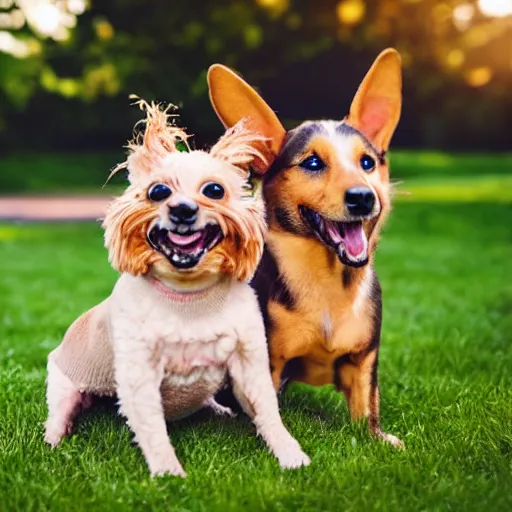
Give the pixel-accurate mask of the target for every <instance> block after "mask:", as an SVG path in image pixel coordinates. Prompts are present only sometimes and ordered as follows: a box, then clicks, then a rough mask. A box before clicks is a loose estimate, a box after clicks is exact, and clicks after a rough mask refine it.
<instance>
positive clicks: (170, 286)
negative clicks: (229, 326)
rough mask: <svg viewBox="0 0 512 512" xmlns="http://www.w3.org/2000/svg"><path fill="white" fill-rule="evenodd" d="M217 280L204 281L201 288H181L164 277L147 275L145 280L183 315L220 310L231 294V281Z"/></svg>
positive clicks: (223, 278) (226, 279)
mask: <svg viewBox="0 0 512 512" xmlns="http://www.w3.org/2000/svg"><path fill="white" fill-rule="evenodd" d="M214 277H215V279H208V280H207V281H205V280H202V281H201V286H198V285H197V284H196V286H188V287H184V286H179V284H178V285H177V284H176V282H175V281H174V280H172V281H170V280H169V279H165V278H163V277H162V276H158V277H157V276H154V275H151V274H149V275H147V276H145V278H144V280H145V281H146V282H148V283H149V285H150V286H151V288H153V289H154V290H156V291H157V292H158V295H160V296H161V297H163V298H164V299H165V300H166V302H167V303H168V304H169V306H171V307H172V309H173V310H176V308H178V310H179V311H180V312H181V314H182V315H185V316H186V315H187V314H188V313H191V312H192V313H193V314H197V313H198V312H200V311H208V310H220V309H222V306H223V304H224V301H225V299H226V297H227V295H228V293H229V289H230V283H231V280H230V279H228V278H226V277H222V276H214Z"/></svg>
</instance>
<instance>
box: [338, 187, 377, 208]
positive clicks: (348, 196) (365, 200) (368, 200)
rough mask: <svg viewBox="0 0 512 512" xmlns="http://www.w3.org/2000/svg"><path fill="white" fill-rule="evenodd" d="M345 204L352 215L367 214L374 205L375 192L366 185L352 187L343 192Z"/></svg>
mask: <svg viewBox="0 0 512 512" xmlns="http://www.w3.org/2000/svg"><path fill="white" fill-rule="evenodd" d="M345 204H346V205H347V209H348V211H349V213H350V214H352V215H369V214H370V213H371V212H372V210H373V206H374V205H375V194H374V193H373V192H372V191H371V190H370V189H369V188H368V187H352V188H349V189H348V190H347V191H346V192H345Z"/></svg>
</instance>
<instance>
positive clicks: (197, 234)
mask: <svg viewBox="0 0 512 512" xmlns="http://www.w3.org/2000/svg"><path fill="white" fill-rule="evenodd" d="M222 238H223V235H222V230H221V229H220V226H219V225H218V224H207V225H206V226H205V227H204V228H203V229H199V230H196V231H192V230H189V231H187V232H185V233H178V232H177V231H174V230H173V231H171V230H169V229H167V228H163V227H161V226H158V225H156V226H155V227H154V228H153V229H151V231H150V232H149V234H148V240H149V243H150V244H151V245H152V246H153V248H154V249H156V250H157V251H158V252H161V253H162V254H163V255H164V256H165V257H166V258H167V259H168V260H169V263H170V264H171V265H173V266H174V267H176V268H178V269H190V268H193V267H195V266H196V265H197V264H198V263H199V262H200V261H201V259H202V258H203V256H204V255H205V254H206V253H207V252H208V251H211V250H212V249H213V248H214V247H215V246H216V245H217V244H218V243H219V242H220V241H221V240H222Z"/></svg>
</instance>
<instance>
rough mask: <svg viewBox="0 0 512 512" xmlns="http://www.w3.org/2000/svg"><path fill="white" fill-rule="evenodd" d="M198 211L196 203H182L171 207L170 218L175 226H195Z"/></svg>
mask: <svg viewBox="0 0 512 512" xmlns="http://www.w3.org/2000/svg"><path fill="white" fill-rule="evenodd" d="M198 210H199V207H198V206H197V204H196V203H195V202H194V201H181V202H179V203H178V204H176V205H171V206H170V207H169V217H170V219H171V220H172V221H173V222H174V223H175V224H194V222H195V221H196V220H197V212H198Z"/></svg>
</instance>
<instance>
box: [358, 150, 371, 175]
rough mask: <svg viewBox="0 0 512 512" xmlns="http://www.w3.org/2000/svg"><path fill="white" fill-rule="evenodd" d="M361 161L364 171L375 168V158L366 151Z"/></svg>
mask: <svg viewBox="0 0 512 512" xmlns="http://www.w3.org/2000/svg"><path fill="white" fill-rule="evenodd" d="M359 163H360V164H361V169H363V171H366V172H371V171H373V169H375V159H374V158H372V157H371V156H370V155H367V154H366V153H365V154H364V155H363V156H362V157H361V159H360V160H359Z"/></svg>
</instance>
